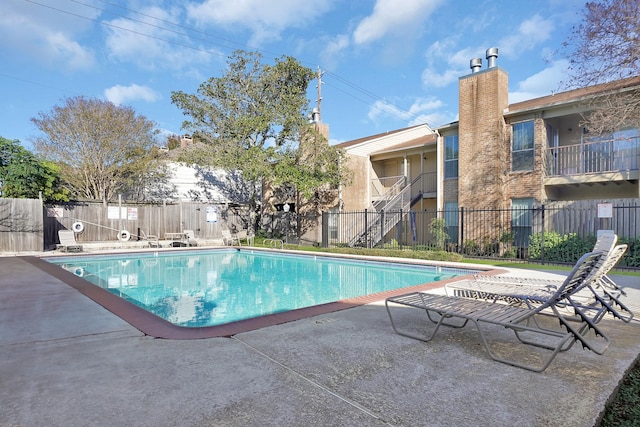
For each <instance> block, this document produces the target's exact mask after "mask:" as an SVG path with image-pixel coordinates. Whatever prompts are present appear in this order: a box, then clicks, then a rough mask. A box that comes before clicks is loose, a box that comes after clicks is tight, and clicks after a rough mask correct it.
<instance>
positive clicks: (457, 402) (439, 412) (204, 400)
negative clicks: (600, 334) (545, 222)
mask: <svg viewBox="0 0 640 427" xmlns="http://www.w3.org/2000/svg"><path fill="white" fill-rule="evenodd" d="M0 271H1V272H2V275H1V276H0V425H2V426H44V425H47V426H124V425H131V426H133V425H136V426H309V425H322V426H417V425H420V426H470V425H483V426H506V425H518V426H576V427H578V426H580V427H582V426H591V425H593V424H594V423H595V422H596V421H597V419H598V417H599V415H600V413H601V412H602V411H603V410H604V407H605V404H606V402H607V400H608V399H609V397H610V396H611V394H612V393H613V392H614V390H615V388H616V387H617V386H618V384H619V382H620V380H621V379H622V377H623V376H624V374H625V371H626V370H627V369H628V368H629V367H630V366H631V365H632V364H633V363H634V361H635V360H636V358H637V357H638V354H639V353H640V323H638V322H637V321H633V322H632V323H630V324H624V323H622V322H620V321H615V320H611V319H605V320H603V321H602V323H601V324H602V326H603V329H604V330H605V331H606V332H607V334H608V335H609V336H610V338H611V340H612V344H611V346H610V347H609V349H608V350H607V352H606V353H605V354H604V355H602V356H598V355H596V354H593V353H591V352H588V351H585V350H582V349H581V348H580V347H575V346H574V347H573V348H572V349H571V350H569V351H567V352H564V353H561V354H559V355H558V356H557V357H556V359H555V360H554V362H553V363H552V364H551V366H550V367H549V368H548V369H547V370H546V371H544V372H543V373H533V372H529V371H525V370H522V369H518V368H515V367H511V366H508V365H504V364H500V363H497V362H494V361H492V360H491V359H490V358H489V357H488V356H487V354H486V353H485V351H484V349H483V347H482V345H481V343H480V340H479V337H478V334H477V333H476V331H475V329H474V328H472V327H466V328H464V329H462V330H450V329H446V330H442V331H441V332H440V334H439V335H438V336H437V337H436V339H435V340H433V341H432V342H430V343H428V344H425V343H422V342H418V341H414V340H411V339H408V338H405V337H402V336H399V335H397V334H395V333H394V332H393V331H392V329H391V326H390V323H389V319H388V317H387V313H386V311H385V308H384V304H383V302H382V301H381V302H377V303H373V304H368V305H364V306H360V307H355V308H350V309H347V310H342V311H338V312H333V313H328V314H322V315H318V316H314V317H311V318H307V319H302V320H297V321H293V322H289V323H286V324H282V325H276V326H271V327H267V328H263V329H258V330H254V331H250V332H244V333H239V334H237V335H234V336H233V337H232V338H209V339H199V340H180V341H178V340H166V339H155V338H152V337H149V336H145V335H144V334H142V333H141V332H140V331H138V330H137V329H135V328H134V327H132V326H131V325H129V324H128V323H126V322H124V321H123V320H121V319H120V318H119V317H117V316H115V315H114V314H112V313H111V312H109V311H107V310H106V309H104V308H103V307H102V306H100V305H98V304H96V303H95V302H93V301H92V300H90V299H88V298H86V297H85V296H84V295H82V294H80V293H79V292H78V291H77V290H75V289H73V288H72V287H70V286H68V285H67V284H65V283H64V282H62V281H60V280H59V279H57V278H55V277H53V276H51V275H49V274H47V273H45V272H44V271H42V270H40V269H38V268H35V267H34V266H33V265H31V264H30V263H28V262H26V261H25V260H24V259H23V258H21V257H13V256H7V257H0ZM511 274H515V275H520V274H526V275H538V276H543V275H546V273H538V272H536V273H531V272H525V271H518V270H513V271H512V272H511ZM615 280H616V282H617V283H618V284H620V285H622V286H623V287H624V288H625V289H626V290H627V291H628V294H629V295H628V297H627V300H628V302H629V303H630V305H632V306H633V307H634V309H635V310H636V313H637V311H638V310H637V307H640V284H639V283H638V282H639V280H638V277H629V276H616V277H615ZM419 314H420V313H417V312H415V310H409V309H408V310H405V312H402V311H401V312H400V313H399V318H398V319H399V322H400V323H401V324H402V325H403V326H406V327H416V328H419V327H420V326H422V325H424V322H423V318H422V317H420V316H419ZM493 332H494V333H493V334H491V336H492V337H493V338H494V339H495V340H498V341H502V340H503V339H505V338H511V333H510V332H508V331H503V330H500V329H496V330H495V331H493ZM505 341H506V340H505ZM509 341H511V340H509ZM514 351H522V349H519V350H514ZM523 356H524V357H529V355H528V354H523Z"/></svg>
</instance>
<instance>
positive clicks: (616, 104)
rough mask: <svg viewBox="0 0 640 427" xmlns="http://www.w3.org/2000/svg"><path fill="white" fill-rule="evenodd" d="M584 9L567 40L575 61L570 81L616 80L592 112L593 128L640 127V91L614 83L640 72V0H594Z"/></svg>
mask: <svg viewBox="0 0 640 427" xmlns="http://www.w3.org/2000/svg"><path fill="white" fill-rule="evenodd" d="M582 12H583V19H582V22H581V23H580V24H578V25H576V26H574V27H573V28H572V29H571V33H570V36H569V38H568V40H567V41H566V42H565V43H564V44H563V49H564V50H565V52H566V53H567V56H568V58H569V61H570V69H569V79H568V81H569V82H570V83H568V84H565V86H566V87H568V88H573V87H584V86H591V85H595V84H600V83H604V84H610V85H611V89H612V94H611V95H609V96H607V97H605V98H604V99H603V98H601V99H599V100H598V101H597V104H596V103H594V104H593V107H594V108H595V109H594V111H593V113H592V114H591V115H590V116H588V117H586V125H587V126H588V128H589V130H590V131H591V132H592V133H595V134H598V135H601V134H604V133H607V132H611V131H615V130H619V129H621V128H624V127H635V128H640V95H639V94H638V92H637V91H624V90H623V91H621V90H619V89H620V88H619V85H616V84H615V83H614V81H615V80H621V79H625V78H629V77H635V76H638V75H640V19H639V18H638V17H639V16H640V2H638V0H601V1H592V2H588V3H586V5H585V7H584V9H583V11H582ZM598 104H599V106H597V105H598Z"/></svg>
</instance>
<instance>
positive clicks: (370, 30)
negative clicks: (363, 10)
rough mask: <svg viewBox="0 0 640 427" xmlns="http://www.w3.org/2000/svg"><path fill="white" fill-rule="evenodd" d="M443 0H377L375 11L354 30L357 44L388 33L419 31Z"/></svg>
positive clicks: (376, 38)
mask: <svg viewBox="0 0 640 427" xmlns="http://www.w3.org/2000/svg"><path fill="white" fill-rule="evenodd" d="M441 2H442V0H403V2H402V5H399V4H398V2H397V0H376V4H375V6H374V8H373V13H372V14H371V15H369V16H367V17H366V18H364V19H363V20H362V21H361V22H360V24H358V27H357V28H356V29H355V31H354V32H353V41H354V43H355V44H356V45H362V44H367V43H371V42H374V41H376V40H378V39H381V38H383V37H385V36H386V35H388V34H394V35H410V34H412V33H415V32H416V31H419V29H420V26H421V24H422V23H423V22H424V21H426V20H428V19H429V17H430V15H431V14H432V13H433V11H434V10H435V8H436V7H437V6H438V5H439V4H440V3H441Z"/></svg>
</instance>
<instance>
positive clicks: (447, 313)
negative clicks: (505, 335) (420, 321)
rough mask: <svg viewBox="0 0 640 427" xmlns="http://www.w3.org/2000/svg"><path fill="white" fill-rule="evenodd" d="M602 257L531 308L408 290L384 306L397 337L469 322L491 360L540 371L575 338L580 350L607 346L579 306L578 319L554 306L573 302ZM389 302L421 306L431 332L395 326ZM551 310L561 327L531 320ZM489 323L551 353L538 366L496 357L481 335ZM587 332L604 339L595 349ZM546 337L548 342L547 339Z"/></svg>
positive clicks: (584, 260) (588, 259)
mask: <svg viewBox="0 0 640 427" xmlns="http://www.w3.org/2000/svg"><path fill="white" fill-rule="evenodd" d="M602 256H603V255H602V253H593V252H590V253H587V254H585V255H583V256H582V257H581V258H580V260H579V261H578V263H577V264H576V266H575V267H574V268H573V270H572V272H571V274H569V276H568V277H567V279H566V280H565V282H564V283H563V285H562V286H560V287H559V288H558V290H557V291H556V292H555V294H554V295H553V297H551V298H549V299H548V300H547V301H546V302H543V303H541V304H539V305H537V306H536V307H534V308H528V307H520V306H514V305H509V304H502V303H494V302H490V301H485V300H475V299H468V298H462V297H455V296H446V295H435V294H429V293H425V292H412V293H409V294H404V295H400V296H396V297H391V298H387V299H386V300H385V306H386V309H387V313H388V315H389V319H390V321H391V326H392V328H393V330H394V331H395V332H396V333H397V334H399V335H402V336H406V337H409V338H413V339H417V340H421V341H424V342H429V341H431V340H432V339H433V338H434V337H435V336H436V334H437V332H438V330H439V329H440V327H441V326H443V325H444V326H453V327H457V328H461V327H464V326H465V325H466V324H467V323H468V322H469V321H471V322H472V323H473V324H474V325H475V326H476V329H477V330H478V333H479V334H480V338H481V341H482V344H483V346H484V347H485V349H486V350H487V352H488V354H489V356H490V357H491V358H492V359H493V360H496V361H498V362H501V363H506V364H509V365H513V366H517V367H519V368H523V369H527V370H530V371H534V372H542V371H544V370H545V369H546V368H547V367H548V366H549V365H550V364H551V362H552V361H553V359H554V358H555V357H556V355H557V354H558V353H559V352H561V351H565V350H568V349H569V348H570V347H571V346H572V345H573V344H574V343H575V342H580V343H581V344H582V346H583V348H587V349H589V350H591V351H593V352H594V353H596V354H603V353H604V352H605V351H606V349H607V348H608V346H609V339H608V338H607V337H606V336H605V335H604V333H603V332H602V331H601V330H600V329H599V328H598V327H597V326H596V325H595V323H593V322H592V321H591V319H590V318H589V317H588V316H585V315H584V313H582V311H581V310H577V312H576V317H572V318H567V317H565V315H564V314H563V313H562V310H559V309H558V304H561V307H562V304H563V301H567V300H568V301H571V298H572V295H573V294H575V293H576V292H578V291H579V290H580V289H582V288H583V287H584V286H586V284H587V278H588V277H589V276H590V275H591V273H592V271H593V269H594V268H595V267H596V265H597V263H598V262H599V261H600V259H601V258H602ZM392 305H400V306H405V307H413V308H418V309H421V310H424V311H425V313H426V315H427V318H428V319H429V320H431V322H434V323H435V328H434V329H433V331H432V332H431V334H424V335H418V334H415V333H410V332H406V331H403V330H401V329H399V328H398V325H397V323H396V321H395V320H394V318H393V316H392V310H391V306H392ZM549 314H551V315H552V316H554V317H555V318H556V319H557V321H559V322H560V324H561V326H562V329H561V330H556V329H550V328H545V327H542V326H540V323H539V322H538V321H537V320H536V319H535V317H536V316H545V318H546V319H547V320H548V318H549ZM451 319H458V320H457V321H458V322H462V323H452V322H451V321H450V320H451ZM487 325H495V326H502V327H505V328H507V329H511V330H512V331H513V332H514V334H515V336H516V337H517V338H518V340H519V341H520V343H521V344H524V345H533V346H535V347H537V348H542V349H545V350H549V351H550V354H549V355H548V357H547V359H546V360H544V361H543V363H542V364H540V365H532V364H526V363H523V362H520V361H517V360H513V359H507V358H505V357H502V356H499V355H498V354H496V353H495V352H494V351H493V349H492V346H491V345H490V343H489V340H488V339H487V335H486V334H485V330H484V328H485V326H487ZM585 330H586V331H587V332H588V330H593V331H594V333H595V335H596V336H597V337H600V338H601V340H602V341H603V343H602V344H601V345H600V346H598V347H596V346H595V345H594V344H592V343H591V340H588V339H586V337H585ZM529 336H533V337H539V338H543V339H545V340H546V342H545V343H540V342H539V341H538V340H531V339H530V338H528V337H529ZM549 338H551V339H552V340H551V341H549ZM551 342H552V343H551Z"/></svg>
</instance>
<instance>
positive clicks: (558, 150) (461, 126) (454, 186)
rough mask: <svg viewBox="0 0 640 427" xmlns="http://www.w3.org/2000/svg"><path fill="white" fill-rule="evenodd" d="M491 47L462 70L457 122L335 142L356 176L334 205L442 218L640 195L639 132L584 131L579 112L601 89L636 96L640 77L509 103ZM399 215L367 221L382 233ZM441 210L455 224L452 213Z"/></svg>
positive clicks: (586, 109) (503, 75)
mask: <svg viewBox="0 0 640 427" xmlns="http://www.w3.org/2000/svg"><path fill="white" fill-rule="evenodd" d="M497 56H498V49H496V48H492V49H488V50H487V61H488V66H487V67H486V68H485V69H482V60H481V59H479V58H478V59H473V60H471V70H472V71H471V73H470V74H468V75H465V76H462V77H460V79H459V120H458V121H457V122H453V123H449V124H446V125H443V126H440V127H438V128H436V129H431V128H429V127H428V126H426V125H420V126H414V127H411V128H407V129H400V130H397V131H393V132H388V133H386V134H379V135H374V136H371V137H366V138H361V139H358V140H354V141H349V142H346V143H343V144H341V147H342V148H343V149H344V150H345V151H346V153H347V154H348V155H349V157H350V159H351V160H350V163H349V167H351V168H352V169H354V170H355V172H356V173H355V175H356V176H357V177H358V179H356V180H355V182H354V183H353V184H352V185H350V186H349V187H345V188H343V189H342V191H341V202H340V203H339V206H342V208H343V210H354V209H365V208H366V209H368V210H370V211H373V212H380V211H382V210H385V209H386V210H390V209H400V210H402V211H403V212H404V214H403V215H405V214H406V213H408V212H409V211H421V210H426V209H434V210H439V211H445V214H444V216H445V217H446V215H447V214H446V212H454V211H457V210H458V209H460V208H465V209H478V208H481V209H519V208H528V207H532V206H539V205H540V204H543V203H549V202H553V201H584V200H592V201H594V202H596V201H601V200H611V199H637V200H638V201H640V186H639V168H638V166H639V164H640V131H639V130H638V129H635V128H622V129H614V130H612V131H611V132H610V133H608V134H604V135H602V134H601V135H590V134H589V131H588V129H586V128H585V127H584V125H583V123H584V117H585V114H586V113H588V112H589V111H591V110H592V109H593V108H597V106H598V102H599V101H603V100H604V98H603V97H604V96H606V95H607V94H610V93H612V92H627V93H633V94H637V96H640V76H638V77H633V78H629V79H625V80H619V81H615V82H611V83H607V84H602V85H597V86H591V87H586V88H581V89H576V90H571V91H567V92H561V93H556V94H553V95H549V96H544V97H541V98H536V99H531V100H527V101H524V102H518V103H513V104H509V97H508V87H509V79H508V73H507V72H506V71H505V70H503V69H501V68H500V67H498V66H497ZM594 106H596V107H594ZM417 133H419V135H417ZM403 219H404V218H401V217H396V218H395V219H393V220H390V221H389V224H388V225H383V224H382V223H381V224H380V226H378V224H377V223H376V224H374V226H373V229H375V228H376V227H377V228H379V229H380V230H382V231H383V232H387V231H388V230H391V229H392V228H393V226H394V224H393V221H396V222H398V221H402V220H403ZM446 219H447V223H448V225H449V226H451V225H455V224H454V223H455V221H456V218H455V217H451V218H446ZM375 221H378V222H381V221H383V219H377V220H375ZM487 221H491V218H488V219H487ZM370 222H371V221H369V223H370ZM422 226H423V227H425V224H422ZM418 227H420V224H418ZM370 228H371V227H370ZM360 232H361V231H357V230H356V231H355V232H354V233H355V234H358V233H360ZM378 237H379V238H380V239H381V238H382V236H378ZM356 240H357V238H353V239H351V242H355V241H356Z"/></svg>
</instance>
